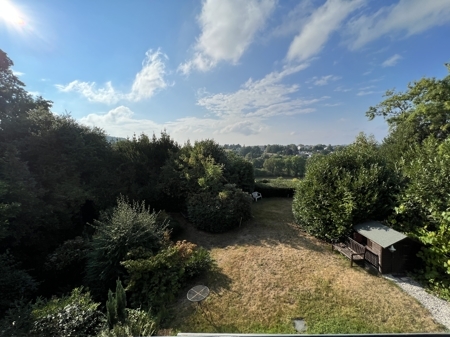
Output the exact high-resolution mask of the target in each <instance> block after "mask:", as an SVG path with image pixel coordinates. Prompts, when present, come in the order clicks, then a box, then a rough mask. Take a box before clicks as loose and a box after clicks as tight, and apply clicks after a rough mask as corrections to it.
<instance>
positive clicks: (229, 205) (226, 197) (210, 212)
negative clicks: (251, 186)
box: [187, 185, 252, 233]
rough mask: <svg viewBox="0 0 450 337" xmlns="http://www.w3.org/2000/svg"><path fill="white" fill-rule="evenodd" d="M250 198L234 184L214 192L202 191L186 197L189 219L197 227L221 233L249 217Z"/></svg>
mask: <svg viewBox="0 0 450 337" xmlns="http://www.w3.org/2000/svg"><path fill="white" fill-rule="evenodd" d="M251 203H252V198H251V196H250V195H249V194H247V193H244V192H242V190H240V189H237V188H236V187H235V186H234V185H224V187H223V189H222V190H221V191H220V192H218V193H214V192H211V191H203V192H200V193H197V194H193V195H191V196H190V197H189V198H188V201H187V209H188V216H189V220H190V221H191V222H192V223H193V224H194V226H196V227H197V228H198V229H201V230H204V231H207V232H211V233H223V232H226V231H228V230H230V229H233V228H235V227H238V226H239V225H240V224H241V223H243V222H244V221H246V220H248V219H250V218H251Z"/></svg>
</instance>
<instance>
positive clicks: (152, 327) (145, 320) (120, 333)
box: [97, 309, 157, 337]
mask: <svg viewBox="0 0 450 337" xmlns="http://www.w3.org/2000/svg"><path fill="white" fill-rule="evenodd" d="M125 311H126V315H127V320H126V322H125V323H118V324H116V325H114V327H113V328H112V329H109V328H108V327H106V326H105V327H104V328H103V329H102V331H100V333H99V334H98V335H97V337H134V336H151V335H153V334H154V333H155V332H156V330H157V322H156V320H155V319H154V318H153V317H152V316H151V315H150V314H149V313H148V312H146V311H143V310H140V309H126V310H125Z"/></svg>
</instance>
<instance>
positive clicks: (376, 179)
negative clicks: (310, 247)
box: [292, 134, 398, 240]
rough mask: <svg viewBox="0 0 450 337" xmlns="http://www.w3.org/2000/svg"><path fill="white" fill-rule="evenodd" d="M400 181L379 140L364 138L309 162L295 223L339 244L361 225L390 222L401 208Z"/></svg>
mask: <svg viewBox="0 0 450 337" xmlns="http://www.w3.org/2000/svg"><path fill="white" fill-rule="evenodd" d="M397 181H398V179H397V174H396V172H395V171H393V170H392V169H391V168H390V167H389V166H388V165H387V163H386V161H385V160H384V158H383V157H382V156H381V155H380V152H379V149H378V145H377V143H376V142H375V140H374V139H373V138H367V137H366V136H365V135H363V134H360V135H359V136H358V137H357V139H356V141H355V142H354V143H353V144H352V145H350V146H348V147H347V148H346V149H345V150H342V151H338V152H335V153H332V154H329V155H326V156H323V155H316V156H313V157H312V158H310V159H309V161H308V165H307V170H306V175H305V178H304V179H303V180H302V181H300V183H299V184H298V185H297V188H296V191H295V195H294V201H293V205H292V209H293V213H294V217H295V220H296V222H297V223H298V224H299V225H300V226H301V227H302V228H304V229H305V230H306V231H307V232H309V233H310V234H312V235H314V236H317V237H319V238H322V239H326V240H335V239H339V238H341V237H343V236H345V235H347V234H348V233H349V232H350V231H351V228H352V226H353V225H355V224H357V223H358V222H361V221H364V220H367V219H375V220H377V219H378V220H383V219H385V217H386V216H388V215H389V214H390V213H391V212H392V209H393V208H394V206H395V201H396V200H395V197H396V188H397Z"/></svg>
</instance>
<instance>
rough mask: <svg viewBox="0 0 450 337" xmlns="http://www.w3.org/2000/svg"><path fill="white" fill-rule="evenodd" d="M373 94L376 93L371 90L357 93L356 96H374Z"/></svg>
mask: <svg viewBox="0 0 450 337" xmlns="http://www.w3.org/2000/svg"><path fill="white" fill-rule="evenodd" d="M375 93H377V92H376V91H373V90H369V91H364V90H363V91H360V92H358V93H357V94H356V95H357V96H366V95H371V94H375Z"/></svg>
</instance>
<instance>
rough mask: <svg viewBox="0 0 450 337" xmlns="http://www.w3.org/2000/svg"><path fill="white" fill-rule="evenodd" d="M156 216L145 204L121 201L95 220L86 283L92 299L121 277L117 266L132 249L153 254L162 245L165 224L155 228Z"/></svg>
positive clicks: (156, 224)
mask: <svg viewBox="0 0 450 337" xmlns="http://www.w3.org/2000/svg"><path fill="white" fill-rule="evenodd" d="M157 216H158V213H155V212H152V211H150V209H149V208H147V207H146V206H145V203H144V202H142V203H140V204H139V203H137V202H133V203H129V202H128V201H127V200H126V199H125V198H124V197H120V198H118V199H117V206H116V207H115V208H114V209H113V210H112V212H110V213H103V214H102V216H101V218H100V220H96V221H95V222H94V223H95V224H94V225H93V226H94V228H95V229H96V233H95V234H94V236H93V238H92V250H91V252H89V254H88V262H87V269H86V282H87V284H88V285H89V286H90V288H91V289H92V290H93V291H94V292H95V294H96V295H98V294H101V293H103V294H104V293H105V292H106V289H108V288H111V286H112V284H113V282H114V280H116V279H117V278H120V277H122V278H123V277H124V276H125V273H124V269H123V267H122V266H121V264H120V263H121V262H122V261H124V260H125V259H126V256H127V254H128V253H130V252H131V251H132V250H136V249H144V250H148V251H153V252H157V251H158V250H159V249H160V248H161V247H162V245H163V242H164V232H165V229H166V226H167V224H165V223H163V224H162V226H160V225H159V222H158V221H157Z"/></svg>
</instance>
